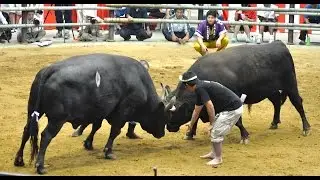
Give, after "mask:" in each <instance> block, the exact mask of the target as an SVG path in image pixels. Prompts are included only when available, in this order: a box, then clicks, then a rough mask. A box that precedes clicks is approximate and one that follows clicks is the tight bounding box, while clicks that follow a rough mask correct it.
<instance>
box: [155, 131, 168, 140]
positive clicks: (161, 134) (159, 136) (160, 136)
mask: <svg viewBox="0 0 320 180" xmlns="http://www.w3.org/2000/svg"><path fill="white" fill-rule="evenodd" d="M164 135H165V132H164V131H163V133H160V134H153V137H155V138H157V139H160V138H162V137H163V136H164Z"/></svg>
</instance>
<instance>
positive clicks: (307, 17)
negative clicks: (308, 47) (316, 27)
mask: <svg viewBox="0 0 320 180" xmlns="http://www.w3.org/2000/svg"><path fill="white" fill-rule="evenodd" d="M305 8H306V9H320V4H308V5H307V6H306V7H305ZM304 23H305V24H310V23H316V24H319V23H320V16H311V15H305V16H304ZM307 33H308V31H307V30H301V31H300V37H299V39H300V40H301V41H300V42H299V44H300V45H305V44H306V36H307Z"/></svg>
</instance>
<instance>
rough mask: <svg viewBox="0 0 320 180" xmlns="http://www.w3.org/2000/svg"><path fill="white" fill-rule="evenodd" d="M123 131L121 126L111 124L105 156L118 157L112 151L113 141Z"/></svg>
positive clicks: (108, 157) (107, 157) (109, 157)
mask: <svg viewBox="0 0 320 180" xmlns="http://www.w3.org/2000/svg"><path fill="white" fill-rule="evenodd" d="M120 133H121V128H120V127H118V126H113V125H112V126H111V130H110V135H109V138H108V142H107V144H106V146H105V149H104V156H105V158H106V159H116V156H115V155H114V154H113V153H112V147H113V141H114V140H115V139H116V138H117V136H118V135H119V134H120Z"/></svg>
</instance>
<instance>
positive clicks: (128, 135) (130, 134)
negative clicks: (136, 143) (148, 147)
mask: <svg viewBox="0 0 320 180" xmlns="http://www.w3.org/2000/svg"><path fill="white" fill-rule="evenodd" d="M126 136H127V137H128V138H129V139H142V137H140V136H138V135H137V134H136V133H127V134H126Z"/></svg>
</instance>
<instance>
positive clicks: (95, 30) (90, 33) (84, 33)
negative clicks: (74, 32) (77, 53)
mask: <svg viewBox="0 0 320 180" xmlns="http://www.w3.org/2000/svg"><path fill="white" fill-rule="evenodd" d="M86 22H87V23H88V22H90V23H91V25H89V26H86V27H85V28H84V29H83V30H81V31H80V32H79V37H78V39H79V41H93V40H97V38H98V37H100V36H102V34H101V33H100V27H99V26H98V25H96V23H100V22H102V19H101V18H100V17H98V16H95V17H91V16H86Z"/></svg>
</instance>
